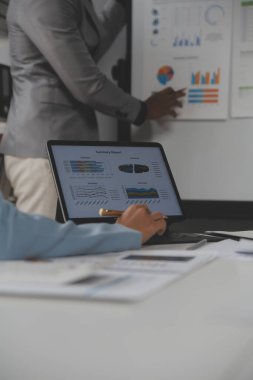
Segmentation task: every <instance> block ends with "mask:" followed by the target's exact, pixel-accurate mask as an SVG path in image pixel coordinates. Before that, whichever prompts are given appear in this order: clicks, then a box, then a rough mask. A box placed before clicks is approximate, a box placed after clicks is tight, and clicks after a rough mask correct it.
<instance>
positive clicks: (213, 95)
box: [133, 0, 232, 120]
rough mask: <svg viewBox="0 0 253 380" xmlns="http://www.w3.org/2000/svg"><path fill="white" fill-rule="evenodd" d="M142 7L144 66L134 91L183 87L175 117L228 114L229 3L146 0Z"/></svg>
mask: <svg viewBox="0 0 253 380" xmlns="http://www.w3.org/2000/svg"><path fill="white" fill-rule="evenodd" d="M139 5H140V4H139ZM136 8H137V5H136ZM143 10H144V13H145V17H144V22H143V26H142V27H143V28H144V29H145V30H144V36H145V41H144V45H143V50H142V51H143V58H142V59H143V61H142V66H143V70H142V74H141V76H140V77H139V78H136V80H135V81H134V84H133V93H134V95H138V96H140V97H141V98H143V99H145V98H147V97H148V96H150V95H151V94H152V93H154V92H156V91H160V90H162V89H163V88H166V87H167V86H171V87H173V88H174V89H180V88H185V89H186V93H187V95H186V97H185V99H184V107H183V109H182V110H181V111H180V115H179V119H186V120H187V119H207V120H211V119H226V118H227V116H228V108H229V107H228V87H229V75H230V54H231V46H230V45H231V28H232V3H231V2H229V1H227V0H220V1H209V0H208V1H203V0H202V1H177V2H175V1H174V2H171V1H164V0H163V1H159V0H145V2H144V1H143ZM134 11H135V10H134ZM139 28H140V26H139ZM133 75H135V74H134V73H133ZM139 75H140V73H139Z"/></svg>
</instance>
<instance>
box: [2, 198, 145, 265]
mask: <svg viewBox="0 0 253 380" xmlns="http://www.w3.org/2000/svg"><path fill="white" fill-rule="evenodd" d="M0 244H1V248H0V249H1V250H0V260H13V259H24V258H27V257H38V258H49V257H60V256H71V255H82V254H97V253H106V252H114V251H123V250H128V249H139V248H140V247H141V234H140V233H139V232H138V231H135V230H132V229H129V228H126V227H124V226H121V225H119V224H106V223H101V224H86V225H82V226H76V225H75V224H74V223H72V222H68V223H66V224H59V223H57V222H55V221H53V220H50V219H47V218H45V217H42V216H37V215H36V216H34V215H27V214H24V213H22V212H20V211H18V210H17V209H16V207H15V206H13V205H12V204H10V203H9V202H6V201H4V200H3V198H2V196H0Z"/></svg>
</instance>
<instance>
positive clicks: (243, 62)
mask: <svg viewBox="0 0 253 380" xmlns="http://www.w3.org/2000/svg"><path fill="white" fill-rule="evenodd" d="M252 67H253V1H252V0H244V1H241V0H239V1H238V0H237V2H236V7H235V12H234V51H233V82H232V116H233V117H252V116H253V107H252V104H253V70H252Z"/></svg>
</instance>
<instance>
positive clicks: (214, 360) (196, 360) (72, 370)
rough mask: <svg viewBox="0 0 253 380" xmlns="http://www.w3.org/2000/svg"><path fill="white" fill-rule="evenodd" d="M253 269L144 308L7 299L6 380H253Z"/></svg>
mask: <svg viewBox="0 0 253 380" xmlns="http://www.w3.org/2000/svg"><path fill="white" fill-rule="evenodd" d="M252 295H253V262H252V263H251V262H232V261H221V260H216V261H214V262H212V263H210V264H209V265H207V266H205V267H203V268H201V269H200V270H198V271H195V272H194V273H191V274H190V275H188V276H187V277H186V278H184V279H183V280H180V281H178V282H176V283H174V284H172V285H170V286H168V287H167V288H166V289H164V290H163V291H161V292H159V293H158V294H156V295H154V296H152V297H151V298H149V299H147V300H146V301H143V302H141V303H137V304H128V305H126V304H116V303H115V304H113V303H99V302H97V303H96V302H77V301H67V300H65V301H63V300H61V301H60V300H46V299H41V300H39V299H26V298H24V299H22V298H8V297H6V298H4V297H3V298H0V321H1V323H0V379H1V380H70V379H73V380H100V379H101V380H186V379H187V380H252V379H253V360H252V355H253V299H252V298H253V297H252Z"/></svg>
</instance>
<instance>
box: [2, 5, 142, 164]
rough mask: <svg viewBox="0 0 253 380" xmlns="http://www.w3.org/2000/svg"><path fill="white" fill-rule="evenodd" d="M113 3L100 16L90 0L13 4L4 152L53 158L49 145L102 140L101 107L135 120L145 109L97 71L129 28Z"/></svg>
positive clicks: (104, 111)
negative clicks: (10, 93)
mask: <svg viewBox="0 0 253 380" xmlns="http://www.w3.org/2000/svg"><path fill="white" fill-rule="evenodd" d="M124 17H125V15H124V10H123V8H122V6H121V5H119V4H118V3H116V2H115V1H113V0H110V1H108V2H107V3H106V6H105V8H104V10H103V12H102V14H101V15H99V16H98V15H97V14H96V13H95V11H94V9H93V6H92V3H91V2H90V0H11V1H10V5H9V9H8V14H7V21H8V28H9V41H10V56H11V73H12V78H13V99H12V102H11V107H10V111H9V115H8V121H7V127H6V132H5V133H4V137H3V139H2V142H1V145H0V151H1V152H2V153H4V154H7V155H11V156H17V157H46V150H45V146H46V141H47V140H49V139H65V140H66V139H72V140H73V139H84V140H92V139H97V138H98V135H97V123H96V118H95V113H94V109H96V110H98V111H101V112H103V113H105V114H108V115H112V116H115V117H118V118H123V119H127V120H129V121H131V122H133V121H134V120H135V119H136V117H137V116H138V113H139V111H140V108H141V103H140V101H139V100H138V99H136V98H134V97H132V96H129V95H127V94H126V93H124V92H123V91H122V90H121V89H119V88H118V87H117V86H116V85H114V84H113V83H112V82H111V81H110V80H109V79H107V78H106V77H105V76H104V75H103V74H102V73H101V71H100V70H99V68H98V67H97V65H96V62H97V61H98V59H99V58H100V57H101V56H102V55H103V54H104V53H105V51H106V50H107V49H108V48H109V47H110V45H111V43H112V42H113V40H114V39H115V37H116V36H117V34H118V32H119V31H120V30H121V28H122V27H123V25H124V22H125V19H124Z"/></svg>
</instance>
